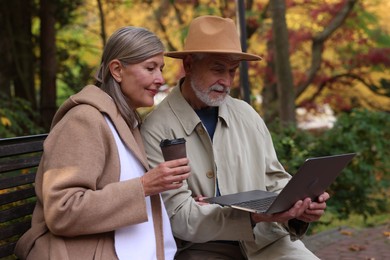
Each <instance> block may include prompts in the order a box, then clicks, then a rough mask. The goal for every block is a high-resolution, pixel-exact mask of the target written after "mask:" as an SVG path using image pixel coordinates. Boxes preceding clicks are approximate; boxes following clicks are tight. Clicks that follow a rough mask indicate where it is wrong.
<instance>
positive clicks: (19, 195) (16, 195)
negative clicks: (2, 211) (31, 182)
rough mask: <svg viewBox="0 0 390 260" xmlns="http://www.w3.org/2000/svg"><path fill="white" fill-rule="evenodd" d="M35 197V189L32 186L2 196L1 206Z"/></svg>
mask: <svg viewBox="0 0 390 260" xmlns="http://www.w3.org/2000/svg"><path fill="white" fill-rule="evenodd" d="M33 197H35V189H34V187H32V186H31V187H29V188H26V189H22V190H15V191H12V192H9V193H5V194H2V195H1V196H0V206H1V205H5V204H8V203H12V202H16V201H19V200H24V199H28V198H33Z"/></svg>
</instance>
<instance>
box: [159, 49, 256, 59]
mask: <svg viewBox="0 0 390 260" xmlns="http://www.w3.org/2000/svg"><path fill="white" fill-rule="evenodd" d="M195 53H209V54H229V55H232V56H233V58H234V59H235V60H240V61H241V60H247V61H256V60H262V58H261V57H260V56H257V55H254V54H249V53H244V52H234V51H224V50H220V51H198V50H194V51H169V52H165V53H164V55H165V56H167V57H170V58H174V59H183V58H184V57H185V56H187V55H189V54H195Z"/></svg>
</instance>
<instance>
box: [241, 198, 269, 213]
mask: <svg viewBox="0 0 390 260" xmlns="http://www.w3.org/2000/svg"><path fill="white" fill-rule="evenodd" d="M275 199H276V196H275V197H268V198H262V199H260V200H252V201H245V202H240V203H235V204H234V205H235V206H239V207H243V208H250V209H255V210H258V211H266V210H267V209H268V208H269V206H270V205H271V204H272V202H273V201H274V200H275Z"/></svg>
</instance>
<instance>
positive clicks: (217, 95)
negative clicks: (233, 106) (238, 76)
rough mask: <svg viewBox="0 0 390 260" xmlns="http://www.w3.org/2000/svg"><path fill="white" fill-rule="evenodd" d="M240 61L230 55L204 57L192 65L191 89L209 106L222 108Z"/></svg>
mask: <svg viewBox="0 0 390 260" xmlns="http://www.w3.org/2000/svg"><path fill="white" fill-rule="evenodd" d="M238 66H239V61H236V60H232V59H231V58H230V57H229V56H228V55H204V57H202V58H201V59H198V58H195V59H193V60H192V63H191V88H192V90H193V91H194V93H195V95H196V97H197V98H198V99H199V100H200V101H201V102H203V103H204V104H205V105H207V106H213V107H215V106H220V105H221V104H222V103H223V102H224V101H225V98H226V96H227V95H229V93H230V88H231V86H232V84H233V80H234V76H235V73H236V70H237V68H238Z"/></svg>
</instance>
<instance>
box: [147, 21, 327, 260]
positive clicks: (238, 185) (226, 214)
mask: <svg viewBox="0 0 390 260" xmlns="http://www.w3.org/2000/svg"><path fill="white" fill-rule="evenodd" d="M166 56H168V57H172V58H177V59H182V60H183V67H184V71H185V77H184V78H182V79H181V80H180V82H179V83H178V85H177V86H176V87H175V88H174V89H173V90H172V92H171V93H170V94H169V95H168V97H166V98H165V99H164V100H163V101H162V103H161V104H160V105H159V106H158V107H156V109H155V110H154V111H153V112H151V113H150V114H149V115H148V117H147V118H146V119H145V122H144V124H143V125H142V129H141V131H142V135H143V137H144V142H145V148H146V151H147V154H148V159H149V163H150V165H151V166H152V167H154V166H156V165H157V164H158V163H161V162H162V161H163V157H162V154H161V150H160V147H159V143H160V141H161V140H162V139H172V138H182V137H184V138H185V139H186V141H187V142H186V146H187V157H188V158H189V162H190V166H191V171H192V175H191V176H190V177H189V178H188V179H187V180H186V181H184V185H183V186H182V187H181V188H180V189H177V190H172V191H168V192H165V193H164V194H163V199H164V203H165V205H166V208H167V212H168V214H169V217H170V220H171V225H172V229H173V233H174V236H175V238H176V242H177V244H178V249H179V250H178V253H177V259H186V260H188V259H300V260H302V259H316V258H317V257H316V256H315V255H314V254H313V253H311V252H310V251H309V250H308V249H307V248H306V247H305V246H304V244H303V243H302V242H301V241H300V240H299V238H300V237H302V236H303V235H304V234H305V232H306V230H307V227H308V225H309V224H308V223H310V222H312V221H316V220H318V219H319V218H320V217H321V216H322V215H323V213H324V210H325V208H326V200H327V199H328V198H329V194H328V193H326V192H325V193H324V194H322V195H321V196H320V197H319V200H318V201H317V202H313V201H311V200H310V198H306V199H304V200H300V201H297V202H296V204H295V205H294V206H293V207H292V208H291V209H289V210H287V211H286V212H281V213H277V214H272V215H265V214H254V213H248V212H244V211H241V210H235V209H231V208H228V207H221V206H219V205H215V204H207V203H205V202H202V198H204V197H211V196H219V195H226V194H231V193H236V192H241V191H248V190H253V189H262V190H268V191H274V192H278V191H280V190H281V189H283V187H284V186H285V185H286V183H287V182H288V181H289V179H290V178H291V176H290V175H289V174H288V173H287V172H286V171H285V170H284V168H283V167H282V165H281V164H280V163H279V161H278V159H277V156H276V153H275V150H274V147H273V144H272V140H271V136H270V134H269V132H268V129H267V127H266V126H265V124H264V122H263V120H262V119H261V118H260V116H259V115H258V113H257V112H256V111H255V110H254V109H253V108H252V107H251V106H249V105H248V104H247V103H245V102H244V101H241V100H238V99H234V98H232V97H231V96H229V91H230V88H231V86H232V84H233V80H234V76H235V74H236V70H237V68H238V67H239V63H240V61H242V60H248V61H254V60H260V59H261V58H260V57H259V56H257V55H253V54H248V53H244V52H242V50H241V46H240V41H239V36H238V34H237V30H236V27H235V24H234V22H233V21H232V20H231V19H226V18H221V17H216V16H201V17H198V18H196V19H194V20H193V21H192V23H191V25H190V28H189V33H188V36H187V38H186V42H185V46H184V51H177V52H168V53H166Z"/></svg>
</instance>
